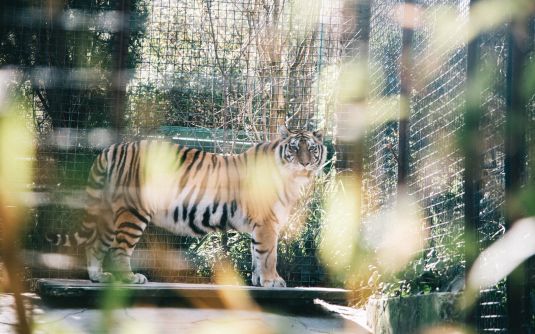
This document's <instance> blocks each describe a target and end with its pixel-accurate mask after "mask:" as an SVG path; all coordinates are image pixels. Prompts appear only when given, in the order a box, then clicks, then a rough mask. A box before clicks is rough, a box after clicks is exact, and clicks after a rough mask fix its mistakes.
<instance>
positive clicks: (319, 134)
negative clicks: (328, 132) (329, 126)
mask: <svg viewBox="0 0 535 334" xmlns="http://www.w3.org/2000/svg"><path fill="white" fill-rule="evenodd" d="M312 134H313V135H314V137H316V139H318V140H319V141H321V142H323V131H321V130H316V131H314V132H312Z"/></svg>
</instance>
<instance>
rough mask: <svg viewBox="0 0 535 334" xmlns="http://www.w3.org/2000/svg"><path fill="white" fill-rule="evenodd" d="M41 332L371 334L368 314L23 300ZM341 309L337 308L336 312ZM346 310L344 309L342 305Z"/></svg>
mask: <svg viewBox="0 0 535 334" xmlns="http://www.w3.org/2000/svg"><path fill="white" fill-rule="evenodd" d="M24 299H25V302H26V305H27V310H28V312H27V313H28V315H29V316H31V317H32V319H33V324H34V326H33V329H34V331H35V332H36V333H45V334H48V333H50V334H57V333H75V334H76V333H129V334H133V333H162V334H166V333H170V334H171V333H181V334H190V333H191V334H239V333H257V334H327V333H332V334H350V333H351V334H371V331H370V330H369V329H367V328H366V326H365V325H361V324H364V323H365V318H364V316H365V314H364V311H363V310H355V309H350V308H344V310H341V311H337V310H332V311H330V312H324V313H323V314H314V315H311V314H304V315H289V314H285V313H282V312H266V311H263V310H259V309H251V310H232V309H198V308H195V309H192V308H181V307H155V306H154V305H150V304H145V305H136V306H132V307H123V308H116V309H112V310H105V309H91V308H80V307H61V308H57V307H50V306H49V305H47V304H45V303H43V302H42V300H41V298H40V297H39V296H37V295H34V294H25V296H24ZM13 304H14V300H13V296H12V295H9V294H0V333H6V334H11V333H13V334H16V333H17V326H16V324H17V318H16V316H15V311H14V307H13ZM337 307H338V306H336V308H337ZM342 308H343V307H342Z"/></svg>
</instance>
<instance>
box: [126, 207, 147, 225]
mask: <svg viewBox="0 0 535 334" xmlns="http://www.w3.org/2000/svg"><path fill="white" fill-rule="evenodd" d="M128 211H129V212H130V213H131V214H133V215H134V216H135V217H136V218H137V219H139V220H141V221H142V222H144V223H145V224H148V223H149V220H148V219H147V218H145V217H143V216H142V215H141V214H140V213H139V212H138V211H137V210H136V209H134V208H130V209H129V210H128Z"/></svg>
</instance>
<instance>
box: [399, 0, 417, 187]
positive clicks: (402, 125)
mask: <svg viewBox="0 0 535 334" xmlns="http://www.w3.org/2000/svg"><path fill="white" fill-rule="evenodd" d="M404 3H405V6H406V7H405V10H409V8H408V6H411V5H413V4H414V0H405V1H404ZM406 21H407V20H403V27H402V28H403V30H402V37H401V64H400V107H399V129H398V133H399V140H398V180H397V184H398V187H397V191H398V195H401V194H402V192H404V191H405V189H404V188H405V186H406V184H407V178H408V176H409V156H410V146H409V137H410V124H409V117H410V111H411V103H410V100H411V98H410V97H411V90H412V80H411V75H412V69H413V59H412V36H413V34H414V27H413V26H411V24H410V23H409V22H406Z"/></svg>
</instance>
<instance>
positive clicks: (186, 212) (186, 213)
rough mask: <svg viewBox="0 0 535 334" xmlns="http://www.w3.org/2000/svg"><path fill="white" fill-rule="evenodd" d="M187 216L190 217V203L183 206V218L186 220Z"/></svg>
mask: <svg viewBox="0 0 535 334" xmlns="http://www.w3.org/2000/svg"><path fill="white" fill-rule="evenodd" d="M187 217H188V205H187V204H184V205H183V206H182V220H184V221H185V220H186V218H187Z"/></svg>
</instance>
